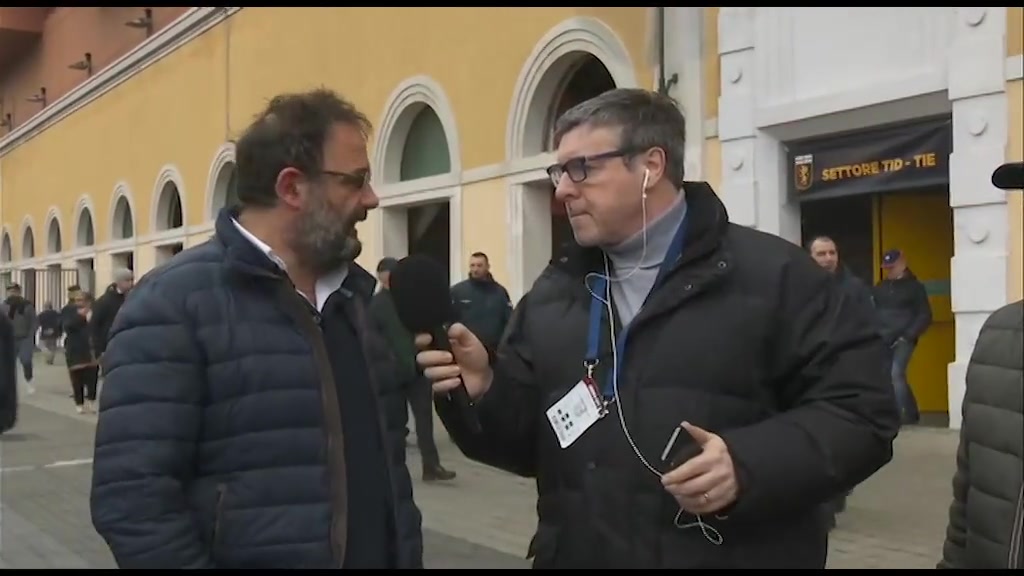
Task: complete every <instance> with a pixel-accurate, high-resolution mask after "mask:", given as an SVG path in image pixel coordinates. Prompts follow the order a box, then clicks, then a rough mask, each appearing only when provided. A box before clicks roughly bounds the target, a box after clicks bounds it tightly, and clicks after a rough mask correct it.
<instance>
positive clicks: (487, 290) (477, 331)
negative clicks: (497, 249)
mask: <svg viewBox="0 0 1024 576" xmlns="http://www.w3.org/2000/svg"><path fill="white" fill-rule="evenodd" d="M452 302H453V303H454V304H455V309H456V310H457V312H458V317H459V322H461V323H462V324H463V325H464V326H465V327H466V328H469V330H470V332H472V333H473V334H474V335H476V337H477V338H479V339H480V342H482V343H483V345H484V346H486V347H487V349H489V350H496V349H497V348H498V342H499V341H500V340H501V335H502V334H503V333H504V332H505V326H507V325H508V319H509V317H510V316H511V315H512V299H511V298H509V296H508V290H505V287H504V286H502V285H501V284H499V283H498V281H497V280H495V279H494V276H492V275H491V261H490V259H489V258H487V254H484V253H483V252H474V253H473V255H472V256H470V257H469V278H467V279H466V280H463V281H462V282H459V283H458V284H456V285H455V286H452Z"/></svg>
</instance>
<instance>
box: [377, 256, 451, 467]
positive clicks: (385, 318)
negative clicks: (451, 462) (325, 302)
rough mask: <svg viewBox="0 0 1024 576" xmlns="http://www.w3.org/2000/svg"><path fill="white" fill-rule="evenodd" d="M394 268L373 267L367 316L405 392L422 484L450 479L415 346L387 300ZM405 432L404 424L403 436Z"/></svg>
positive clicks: (386, 262)
mask: <svg viewBox="0 0 1024 576" xmlns="http://www.w3.org/2000/svg"><path fill="white" fill-rule="evenodd" d="M397 266H398V260H397V259H395V258H384V259H382V260H381V261H380V263H378V264H377V280H378V281H379V282H380V290H379V291H378V292H377V293H376V294H375V295H374V296H373V301H372V303H371V304H370V315H371V316H372V317H373V320H374V323H375V324H376V325H377V329H378V330H380V333H381V334H382V335H383V336H384V339H385V340H387V342H388V345H389V346H390V347H391V352H392V353H393V354H394V356H395V373H396V374H397V378H398V382H399V385H400V386H401V387H402V389H403V390H404V391H405V396H406V401H407V402H408V404H409V407H410V408H411V409H412V417H413V420H414V421H415V425H416V444H417V446H418V447H419V450H420V459H421V460H422V464H423V481H424V482H434V481H438V480H452V479H454V478H455V472H452V471H451V470H446V469H445V468H444V467H443V466H441V455H440V454H439V453H438V451H437V443H436V442H435V441H434V402H433V394H431V392H430V382H429V381H427V380H426V379H425V378H423V376H422V375H421V374H420V371H419V368H417V366H416V344H415V342H413V336H412V334H410V333H409V331H408V330H406V329H405V326H403V325H402V322H401V320H399V319H398V312H397V311H396V310H395V301H394V300H393V299H392V298H391V272H393V271H394V269H395V268H396V267H397ZM408 429H409V428H408V425H407V426H406V433H408Z"/></svg>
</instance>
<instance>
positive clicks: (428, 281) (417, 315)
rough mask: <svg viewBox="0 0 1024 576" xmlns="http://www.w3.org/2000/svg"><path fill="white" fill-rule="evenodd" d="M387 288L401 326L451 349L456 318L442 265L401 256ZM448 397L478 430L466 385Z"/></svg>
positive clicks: (436, 346) (437, 347)
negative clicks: (452, 329)
mask: <svg viewBox="0 0 1024 576" xmlns="http://www.w3.org/2000/svg"><path fill="white" fill-rule="evenodd" d="M390 290H391V297H392V299H393V300H394V302H395V310H396V311H397V313H398V319H399V320H400V321H401V322H402V324H403V325H404V326H405V328H406V329H407V330H408V331H409V332H411V333H412V334H413V335H416V334H430V336H431V343H430V345H431V348H433V349H434V350H443V351H445V352H451V351H452V348H451V344H450V343H449V342H448V329H449V328H450V327H451V325H452V324H453V323H454V322H455V321H456V312H455V307H454V305H453V304H452V296H451V291H450V288H449V287H448V278H447V276H446V274H445V272H444V268H442V267H441V265H440V264H438V263H437V262H435V261H434V260H433V259H431V258H429V257H427V256H422V255H415V254H414V255H412V256H407V257H405V258H402V259H401V260H399V262H398V266H397V267H396V268H395V270H394V271H392V272H391V286H390ZM460 380H461V377H460ZM448 398H449V400H451V401H452V402H453V403H454V404H455V406H456V407H457V408H458V410H459V412H460V413H461V415H462V417H463V418H464V420H465V422H466V424H467V426H468V427H469V428H470V430H471V431H472V432H473V433H479V432H480V422H479V421H478V420H477V418H476V413H475V411H474V410H473V403H472V401H471V400H470V398H469V392H468V391H467V390H466V385H465V384H461V385H459V386H458V387H457V388H454V389H452V390H451V391H449V392H448Z"/></svg>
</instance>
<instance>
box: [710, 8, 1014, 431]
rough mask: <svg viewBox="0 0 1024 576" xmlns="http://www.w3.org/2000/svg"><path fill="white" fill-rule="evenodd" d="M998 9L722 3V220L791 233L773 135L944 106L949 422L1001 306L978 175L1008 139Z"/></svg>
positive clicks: (994, 223)
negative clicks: (948, 121) (950, 248)
mask: <svg viewBox="0 0 1024 576" xmlns="http://www.w3.org/2000/svg"><path fill="white" fill-rule="evenodd" d="M1005 30H1006V9H1005V8H1002V7H967V8H955V7H953V8H946V7H938V8H933V7H920V8H899V7H889V8H886V7H881V8H870V7H865V8H849V7H847V8H727V7H723V8H721V11H720V14H719V22H718V34H719V55H720V58H721V71H722V73H721V83H722V85H721V97H720V99H719V115H718V132H719V139H720V140H721V144H722V188H723V190H722V197H723V200H724V201H725V203H726V204H727V206H728V208H729V213H730V215H731V217H732V219H733V221H735V222H737V223H739V224H744V225H748V226H753V227H756V228H758V229H761V230H765V231H768V232H772V233H775V234H778V235H780V236H782V237H784V238H787V239H789V240H792V241H799V239H800V219H799V207H798V205H797V203H796V202H795V200H794V199H793V198H791V197H790V194H789V191H788V166H787V164H786V162H785V159H786V154H785V149H784V147H783V143H784V142H786V141H789V140H794V139H797V138H805V137H808V136H820V135H824V134H829V133H835V132H842V131H848V130H858V129H865V128H870V127H872V126H876V125H880V124H886V123H891V122H897V121H903V120H910V119H914V118H920V117H925V116H933V115H938V114H943V113H952V116H953V149H954V152H953V154H952V155H951V156H950V204H951V206H952V207H953V219H954V227H955V232H954V257H953V260H952V262H951V272H952V278H951V281H952V301H953V313H954V318H955V322H956V360H955V362H954V363H953V364H951V365H950V366H949V371H948V377H949V382H948V386H949V413H950V425H951V427H953V428H958V427H959V425H960V411H961V403H962V399H963V390H964V374H965V371H966V364H967V361H968V360H969V359H970V354H971V351H972V350H973V349H974V342H975V340H976V338H977V334H978V331H979V330H980V328H981V324H982V322H984V320H985V318H986V317H987V316H988V315H989V314H990V313H991V312H992V311H994V310H996V309H997V308H999V307H1000V306H1002V305H1003V304H1004V303H1005V302H1006V298H1007V294H1006V258H1007V255H1006V251H1007V234H1008V231H1007V207H1006V199H1005V196H1004V194H1003V193H1002V192H1001V191H999V190H996V189H995V188H993V187H992V185H991V183H990V181H989V178H990V175H991V173H992V170H993V169H994V168H995V166H997V165H999V164H1000V163H1002V162H1003V158H1004V154H1005V146H1006V124H1007V121H1008V118H1007V101H1006V95H1005V80H1004V79H1005V66H1006V64H1005V62H1006V58H1005V48H1004V45H1005V39H1004V36H1005Z"/></svg>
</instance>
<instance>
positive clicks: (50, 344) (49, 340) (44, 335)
mask: <svg viewBox="0 0 1024 576" xmlns="http://www.w3.org/2000/svg"><path fill="white" fill-rule="evenodd" d="M62 332H63V330H62V328H61V318H60V313H59V312H57V311H56V310H54V309H53V304H51V303H50V302H46V303H44V304H43V311H42V312H40V313H39V340H40V342H41V343H42V345H43V360H44V361H45V362H46V363H47V364H48V365H51V366H52V365H53V358H54V356H56V355H57V341H58V340H60V337H61V334H62Z"/></svg>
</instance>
